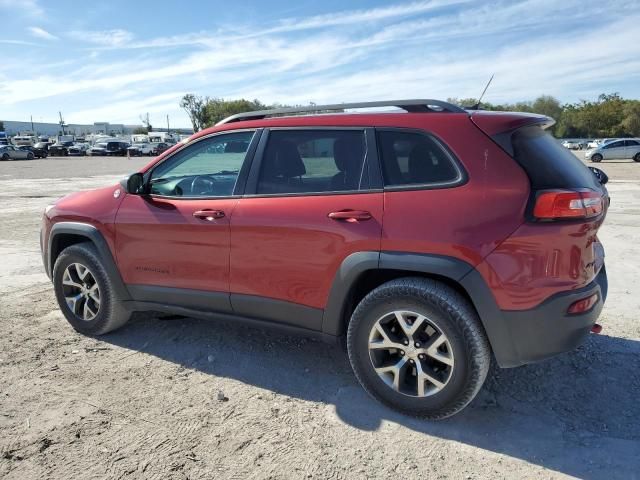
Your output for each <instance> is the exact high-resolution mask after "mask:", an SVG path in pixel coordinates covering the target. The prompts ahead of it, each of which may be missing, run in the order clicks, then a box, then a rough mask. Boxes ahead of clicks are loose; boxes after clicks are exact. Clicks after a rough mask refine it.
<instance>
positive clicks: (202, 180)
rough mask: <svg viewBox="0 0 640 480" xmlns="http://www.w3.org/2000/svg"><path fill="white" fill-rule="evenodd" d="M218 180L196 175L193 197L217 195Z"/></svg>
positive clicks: (193, 183)
mask: <svg viewBox="0 0 640 480" xmlns="http://www.w3.org/2000/svg"><path fill="white" fill-rule="evenodd" d="M216 182H217V180H216V179H215V178H214V177H213V176H211V175H196V176H195V177H193V180H192V181H191V195H208V194H212V193H215V186H214V185H215V183H216Z"/></svg>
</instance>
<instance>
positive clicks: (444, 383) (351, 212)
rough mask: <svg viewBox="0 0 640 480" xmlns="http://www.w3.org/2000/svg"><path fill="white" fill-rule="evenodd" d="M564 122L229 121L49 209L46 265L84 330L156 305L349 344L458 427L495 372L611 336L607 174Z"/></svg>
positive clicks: (428, 412) (410, 109)
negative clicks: (579, 150) (578, 146)
mask: <svg viewBox="0 0 640 480" xmlns="http://www.w3.org/2000/svg"><path fill="white" fill-rule="evenodd" d="M391 106H393V107H397V108H396V109H395V110H394V109H391V108H388V107H391ZM371 107H387V108H386V109H384V110H383V111H382V112H380V111H379V110H378V111H376V112H375V113H372V111H371V110H370V108H371ZM360 108H364V109H369V110H366V111H365V112H362V111H361V112H360V113H355V112H354V110H356V109H360ZM318 112H323V113H322V114H318ZM327 112H333V113H327ZM301 113H306V115H300V114H301ZM552 124H553V120H552V119H550V118H548V117H545V116H540V115H533V114H523V113H505V112H485V111H475V110H464V109H462V108H459V107H457V106H454V105H451V104H448V103H445V102H442V101H438V100H404V101H391V102H368V103H358V104H341V105H326V106H313V107H303V108H298V109H279V110H270V111H260V112H249V113H243V114H238V115H234V116H232V117H229V118H227V119H226V120H223V121H222V122H220V123H219V124H217V125H216V126H215V127H213V128H209V129H207V130H204V131H202V132H199V133H197V134H195V135H194V136H192V137H191V138H189V139H188V140H186V141H184V142H182V143H180V144H178V145H175V146H173V147H172V148H170V149H169V150H167V151H166V152H164V153H163V154H162V155H160V156H159V157H157V158H156V159H154V160H153V161H152V162H151V163H150V164H149V165H147V166H146V167H145V168H143V169H142V170H141V171H140V172H138V173H134V174H132V175H130V176H129V177H128V178H126V179H125V180H123V181H122V182H121V183H120V184H118V185H114V186H110V187H106V188H100V189H97V190H92V191H87V192H81V193H75V194H72V195H69V196H67V197H65V198H63V199H61V200H59V201H58V202H56V203H55V204H54V205H51V206H49V207H47V209H46V211H45V215H44V218H43V224H42V233H41V246H42V255H43V261H44V264H45V268H46V270H47V273H48V274H49V276H50V277H51V279H52V281H53V285H54V288H55V294H56V298H57V300H58V303H59V304H60V308H61V310H62V312H63V313H64V315H65V317H66V318H67V320H68V321H69V323H71V325H72V326H73V328H75V329H76V330H78V331H80V332H82V333H85V334H89V335H100V334H103V333H107V332H110V331H112V330H114V329H116V328H118V327H121V326H122V325H124V324H125V322H126V321H127V320H128V319H129V317H130V315H131V313H132V312H134V311H141V310H152V311H160V312H169V313H172V314H178V315H184V316H190V317H200V318H205V319H207V318H226V319H229V320H231V321H233V322H249V323H251V324H254V325H270V326H279V327H283V328H284V329H285V330H288V331H298V332H302V333H304V334H308V335H309V334H310V335H315V336H319V337H321V338H324V339H330V340H333V341H340V340H341V339H346V346H347V350H348V354H349V359H350V361H351V365H352V367H353V370H354V372H355V374H356V376H357V378H358V380H359V381H360V383H361V384H362V386H363V387H364V388H365V389H366V390H367V392H369V393H370V394H371V395H372V396H373V397H375V398H376V399H378V400H380V401H381V402H383V403H385V404H386V405H389V406H391V407H393V408H395V409H397V410H400V411H402V412H406V413H409V414H413V415H420V416H425V417H428V418H433V419H437V418H444V417H447V416H450V415H453V414H454V413H456V412H458V411H460V410H461V409H463V408H464V407H465V406H466V405H467V404H468V403H469V402H470V401H471V400H472V399H473V398H474V397H475V395H476V394H477V392H478V390H479V389H480V388H481V386H482V384H483V382H484V380H485V378H486V376H487V372H488V370H489V365H490V362H491V358H492V357H493V358H494V359H495V362H497V364H498V365H499V366H500V367H514V366H517V365H522V364H525V363H530V362H535V361H538V360H541V359H544V358H547V357H550V356H552V355H555V354H557V353H560V352H565V351H568V350H570V349H573V348H574V347H576V346H577V345H578V344H579V343H580V342H581V341H582V340H583V339H584V337H585V336H586V335H587V334H588V333H589V332H590V331H591V330H592V329H594V331H595V330H596V329H597V325H596V327H595V328H594V325H595V321H596V320H597V318H598V315H599V314H600V311H601V310H602V307H603V304H604V301H605V299H606V295H607V276H606V271H605V267H604V250H603V248H602V245H601V244H600V242H599V241H598V237H597V232H598V229H599V227H600V225H601V224H602V222H603V220H604V217H605V214H606V211H607V208H608V205H609V196H608V193H607V190H606V188H605V187H604V183H606V180H607V178H606V176H605V175H604V173H603V172H601V171H599V170H597V169H593V170H592V171H590V169H589V168H587V167H586V166H584V165H583V164H582V163H581V162H580V161H579V160H578V159H577V158H576V157H574V156H573V154H571V153H570V152H569V151H568V150H566V149H565V148H563V147H562V146H560V144H559V143H558V142H556V140H554V139H553V137H551V136H550V135H549V134H548V133H546V132H545V128H547V127H549V126H550V125H552Z"/></svg>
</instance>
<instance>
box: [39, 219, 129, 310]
mask: <svg viewBox="0 0 640 480" xmlns="http://www.w3.org/2000/svg"><path fill="white" fill-rule="evenodd" d="M83 242H91V243H92V244H93V246H94V247H95V248H96V250H97V252H98V256H99V257H100V260H102V262H103V265H104V268H105V270H106V271H107V274H108V275H109V278H110V279H111V280H112V282H113V285H114V288H115V292H116V295H117V296H118V297H119V298H120V300H130V299H131V296H130V295H129V292H128V290H127V288H126V286H125V284H124V282H123V281H122V277H121V276H120V272H119V270H118V267H117V266H116V262H115V260H114V258H113V255H112V253H111V249H110V248H109V245H108V244H107V241H106V240H105V239H104V236H103V235H102V233H101V232H100V230H98V229H97V228H96V227H95V226H93V225H90V224H88V223H80V222H58V223H56V224H54V225H53V227H51V231H50V233H49V241H48V245H47V256H46V263H45V267H46V268H47V273H48V274H49V276H50V277H51V278H53V266H54V265H55V262H56V260H57V258H58V256H59V255H60V253H62V251H63V250H64V249H65V248H67V247H70V246H71V245H75V244H78V243H83Z"/></svg>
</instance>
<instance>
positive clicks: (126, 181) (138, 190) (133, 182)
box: [120, 172, 145, 195]
mask: <svg viewBox="0 0 640 480" xmlns="http://www.w3.org/2000/svg"><path fill="white" fill-rule="evenodd" d="M120 185H122V188H124V190H125V192H127V193H129V194H131V195H143V194H144V193H145V185H144V175H142V174H141V173H139V172H136V173H132V174H131V175H129V176H128V177H125V178H123V179H122V180H121V181H120Z"/></svg>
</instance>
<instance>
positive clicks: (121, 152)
mask: <svg viewBox="0 0 640 480" xmlns="http://www.w3.org/2000/svg"><path fill="white" fill-rule="evenodd" d="M127 148H129V144H128V143H126V142H120V141H111V142H99V143H96V144H95V145H94V146H93V147H91V148H90V149H89V150H88V151H87V153H88V155H91V156H94V157H95V156H115V155H118V156H126V155H127Z"/></svg>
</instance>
